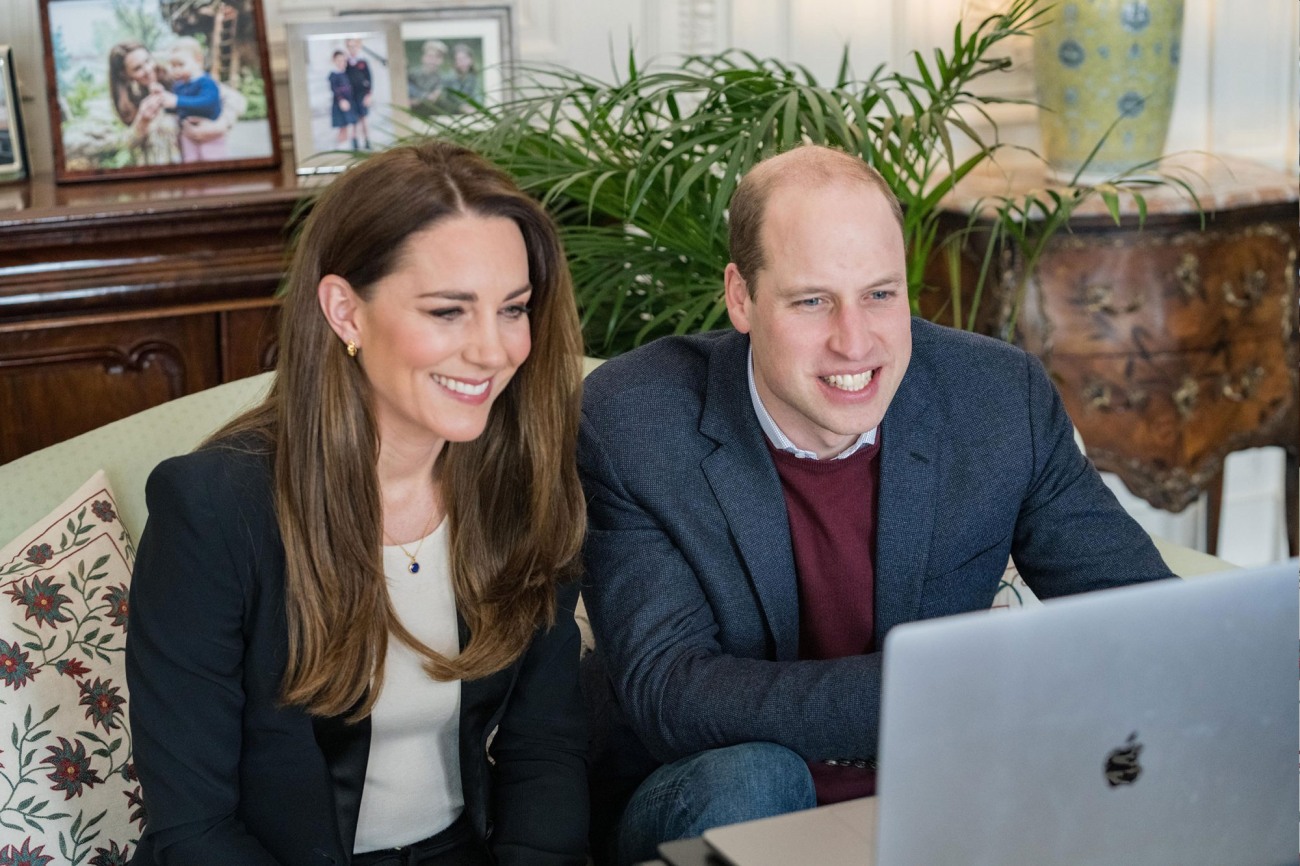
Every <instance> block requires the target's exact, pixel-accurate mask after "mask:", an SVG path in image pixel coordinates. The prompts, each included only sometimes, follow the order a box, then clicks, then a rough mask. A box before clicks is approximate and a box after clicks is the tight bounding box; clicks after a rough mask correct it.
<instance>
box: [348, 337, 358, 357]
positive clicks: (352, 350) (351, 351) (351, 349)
mask: <svg viewBox="0 0 1300 866" xmlns="http://www.w3.org/2000/svg"><path fill="white" fill-rule="evenodd" d="M356 356H357V341H356V340H348V357H349V358H355V357H356Z"/></svg>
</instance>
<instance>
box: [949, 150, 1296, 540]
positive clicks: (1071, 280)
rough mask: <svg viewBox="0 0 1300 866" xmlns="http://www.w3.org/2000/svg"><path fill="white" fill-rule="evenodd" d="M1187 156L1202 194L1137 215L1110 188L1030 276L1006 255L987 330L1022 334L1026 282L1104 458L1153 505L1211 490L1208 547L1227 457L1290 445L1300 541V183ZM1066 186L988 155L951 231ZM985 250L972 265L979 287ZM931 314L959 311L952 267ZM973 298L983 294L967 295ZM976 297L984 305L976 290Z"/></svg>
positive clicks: (1057, 372)
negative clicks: (995, 162)
mask: <svg viewBox="0 0 1300 866" xmlns="http://www.w3.org/2000/svg"><path fill="white" fill-rule="evenodd" d="M1176 166H1177V168H1176V169H1175V170H1176V171H1177V172H1178V174H1179V176H1181V177H1183V178H1184V179H1186V180H1187V181H1188V182H1189V183H1190V184H1191V185H1192V186H1193V187H1194V188H1195V190H1196V192H1197V195H1198V197H1199V200H1200V207H1201V208H1202V209H1203V210H1204V212H1205V227H1204V229H1202V228H1201V214H1200V213H1199V212H1198V210H1197V206H1196V204H1195V203H1194V202H1192V201H1189V200H1188V199H1187V198H1185V197H1183V196H1180V195H1178V194H1176V193H1175V191H1173V190H1171V189H1161V190H1157V191H1154V192H1151V193H1148V194H1147V195H1146V201H1147V205H1148V209H1149V210H1148V215H1147V218H1146V222H1145V226H1144V227H1143V228H1142V230H1140V231H1139V230H1138V223H1139V220H1138V210H1137V207H1136V205H1135V203H1134V202H1133V201H1132V200H1131V199H1129V198H1127V197H1125V198H1124V199H1123V201H1122V205H1123V210H1122V213H1123V218H1122V221H1121V224H1120V225H1118V226H1117V225H1116V224H1115V223H1114V221H1113V220H1112V219H1111V218H1110V216H1109V215H1107V214H1106V212H1105V210H1104V209H1103V206H1102V202H1101V201H1100V199H1098V198H1094V199H1093V200H1091V201H1089V202H1087V203H1085V205H1083V206H1082V207H1080V208H1079V210H1077V211H1076V212H1075V215H1074V216H1073V218H1072V219H1071V222H1070V225H1069V230H1068V231H1063V232H1060V233H1058V234H1057V235H1056V236H1055V237H1054V238H1053V239H1052V240H1051V241H1050V242H1049V244H1048V246H1047V248H1046V251H1045V252H1044V254H1043V255H1042V258H1041V259H1040V261H1039V262H1038V265H1037V267H1036V268H1035V269H1034V270H1033V271H1032V272H1029V273H1027V272H1026V271H1027V268H1026V263H1025V261H1024V257H1023V256H1022V255H1021V254H1020V253H1019V251H1018V250H1015V249H1010V248H1004V249H1003V250H1002V251H1001V254H1000V256H999V257H998V258H997V260H996V262H995V264H994V269H993V270H994V273H993V277H992V280H991V281H990V282H991V285H992V288H991V289H990V290H987V291H989V292H990V294H991V297H990V298H989V299H988V300H989V301H990V302H989V303H987V304H985V305H983V306H982V307H981V315H980V317H979V321H980V326H979V330H983V331H985V332H990V333H998V332H999V331H1003V330H1005V328H1006V326H1007V325H1008V322H1009V320H1010V317H1011V311H1012V309H1013V308H1014V307H1015V305H1016V301H1015V297H1016V293H1017V287H1019V286H1021V285H1022V284H1023V285H1024V293H1023V307H1022V308H1021V309H1020V311H1019V316H1018V319H1017V321H1016V324H1015V339H1016V340H1017V342H1019V343H1020V344H1021V345H1023V346H1024V347H1025V348H1026V349H1028V350H1029V351H1031V352H1034V353H1035V354H1037V355H1038V356H1039V357H1041V358H1042V359H1043V361H1044V363H1045V364H1046V365H1047V368H1048V371H1049V372H1050V373H1051V375H1052V377H1053V379H1054V380H1055V382H1056V385H1057V387H1058V388H1059V389H1060V391H1061V394H1062V397H1063V398H1064V401H1065V405H1066V409H1067V410H1068V411H1069V413H1070V417H1071V418H1072V419H1073V421H1074V423H1075V425H1076V426H1077V427H1078V428H1079V431H1080V433H1081V434H1082V436H1083V440H1084V442H1085V443H1087V448H1088V455H1089V457H1091V458H1092V460H1093V461H1094V463H1096V465H1097V467H1098V468H1099V469H1102V470H1105V471H1109V472H1114V473H1115V474H1117V475H1118V476H1119V477H1120V478H1121V479H1123V481H1124V483H1125V484H1126V485H1127V486H1128V488H1129V489H1130V490H1131V491H1132V492H1133V493H1134V494H1136V495H1137V496H1140V497H1142V498H1143V499H1145V500H1146V501H1147V502H1149V503H1150V504H1151V505H1153V506H1155V507H1157V508H1161V509H1164V510H1167V511H1174V512H1177V511H1181V510H1182V509H1184V508H1185V507H1186V506H1187V505H1188V504H1189V503H1191V502H1193V501H1195V500H1196V498H1197V497H1198V496H1199V495H1200V494H1201V493H1202V492H1206V491H1208V492H1209V494H1210V495H1209V520H1208V522H1209V526H1208V530H1209V531H1208V533H1207V534H1208V538H1209V549H1210V552H1211V553H1213V552H1214V551H1215V545H1216V541H1217V536H1218V522H1219V507H1220V500H1221V496H1222V484H1223V463H1224V459H1225V458H1226V457H1227V455H1228V454H1230V453H1231V452H1233V451H1238V450H1241V449H1246V448H1255V447H1260V446H1269V445H1273V446H1280V447H1281V448H1283V449H1285V451H1286V455H1287V477H1286V500H1287V505H1286V511H1287V526H1288V536H1289V542H1290V546H1291V552H1292V554H1293V555H1294V554H1295V553H1296V548H1297V539H1296V531H1297V526H1296V524H1297V519H1298V516H1297V515H1298V511H1297V468H1298V464H1297V453H1298V451H1300V420H1298V417H1300V416H1298V415H1297V365H1298V363H1300V352H1298V350H1297V349H1298V346H1300V342H1298V341H1297V332H1296V314H1297V307H1296V304H1297V296H1296V251H1297V247H1300V225H1298V224H1297V183H1296V177H1295V175H1293V174H1289V173H1284V172H1279V171H1274V170H1272V169H1269V168H1266V167H1264V166H1260V165H1257V164H1254V163H1250V162H1246V161H1244V160H1239V159H1232V158H1226V157H1225V158H1221V159H1220V158H1213V157H1209V156H1199V157H1191V158H1185V159H1182V160H1179V161H1178V162H1177V163H1176ZM1051 185H1052V184H1051V182H1050V181H1049V180H1048V179H1047V177H1046V176H1045V173H1044V171H1043V170H1042V168H1041V167H1035V166H1034V165H1032V164H1027V163H1019V164H1012V165H1011V166H1010V168H999V167H997V166H989V167H988V169H987V170H983V171H981V172H979V173H976V174H972V175H970V176H968V177H967V178H966V179H965V180H963V182H962V183H961V184H960V185H959V186H958V188H957V190H956V191H955V192H954V193H953V194H952V195H951V196H950V197H949V198H948V200H947V201H946V203H945V207H946V210H947V213H946V214H945V216H944V224H943V225H944V228H943V230H944V231H946V232H953V231H957V230H960V229H961V228H963V227H964V226H966V224H967V222H968V219H969V216H970V214H971V213H976V214H977V218H976V225H977V226H980V225H987V217H986V216H979V214H981V213H983V214H986V213H987V210H986V209H987V207H988V204H989V201H990V199H991V198H992V197H995V196H998V195H1005V194H1010V195H1023V194H1024V193H1025V192H1026V191H1029V190H1031V189H1038V190H1043V189H1046V188H1048V187H1050V186H1051ZM978 267H979V258H978V253H977V251H976V250H975V249H974V248H972V247H971V246H968V247H967V249H966V250H965V251H964V253H963V257H962V260H961V262H960V270H959V271H958V273H960V279H961V282H962V284H963V286H965V287H966V289H967V292H968V291H969V286H971V285H973V283H974V281H975V278H976V275H977V273H978ZM929 277H930V280H931V282H933V283H934V284H936V285H937V286H939V287H940V290H939V291H936V292H933V293H928V294H926V295H923V311H924V312H926V313H927V314H928V315H929V316H930V317H933V318H937V320H938V321H941V322H942V321H945V318H944V317H945V313H944V312H940V309H941V307H942V306H943V305H944V303H945V302H946V300H947V298H948V296H949V290H950V288H951V285H952V280H951V278H950V271H949V269H948V268H947V267H944V266H936V267H934V268H932V270H931V271H930V273H929ZM967 298H968V299H969V294H967ZM968 303H969V300H968Z"/></svg>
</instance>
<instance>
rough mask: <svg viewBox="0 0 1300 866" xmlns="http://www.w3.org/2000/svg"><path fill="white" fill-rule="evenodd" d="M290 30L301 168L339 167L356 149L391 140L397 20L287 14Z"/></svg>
mask: <svg viewBox="0 0 1300 866" xmlns="http://www.w3.org/2000/svg"><path fill="white" fill-rule="evenodd" d="M285 30H286V39H287V48H288V57H289V95H290V100H291V107H292V109H293V142H294V145H293V146H294V155H295V158H296V164H297V165H296V168H297V172H298V174H318V173H323V172H331V171H339V170H341V169H342V168H343V167H344V166H346V165H347V163H348V162H350V161H351V159H352V153H353V152H355V151H366V150H376V149H382V148H384V147H387V146H388V145H390V144H392V143H393V141H394V139H395V138H396V135H397V133H396V131H395V124H394V117H393V106H394V105H395V104H399V103H398V102H397V101H396V100H395V99H394V96H393V92H394V91H393V71H392V52H393V49H394V46H395V45H396V44H397V43H396V38H397V37H396V33H397V24H396V22H394V21H385V20H368V19H359V18H348V19H332V20H330V21H324V22H290V23H288V24H286V25H285Z"/></svg>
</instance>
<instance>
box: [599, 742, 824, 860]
mask: <svg viewBox="0 0 1300 866" xmlns="http://www.w3.org/2000/svg"><path fill="white" fill-rule="evenodd" d="M816 805H817V795H816V792H815V791H814V789H813V782H812V775H811V774H810V773H809V772H808V765H807V764H805V763H804V760H803V758H800V757H799V756H798V755H796V754H795V753H794V752H792V751H790V750H789V749H787V748H785V747H784V746H778V745H776V744H774V743H742V744H740V745H738V746H727V747H725V748H721V749H710V750H708V751H704V752H697V753H696V754H694V755H690V756H688V757H685V758H682V759H681V760H678V761H675V762H673V763H671V764H666V765H664V766H662V767H660V768H659V769H657V770H655V771H654V772H653V773H651V774H650V775H649V776H648V777H647V778H646V780H645V781H644V782H642V783H641V785H640V786H639V787H638V788H637V789H636V793H634V794H633V795H632V799H631V800H629V801H628V804H627V808H626V809H625V810H624V811H623V817H622V818H621V819H620V820H619V825H618V831H617V834H616V837H615V840H614V844H615V861H614V862H615V864H616V866H630V864H632V863H639V862H640V861H642V860H652V859H655V858H656V857H657V856H658V853H657V850H656V849H657V847H658V845H659V843H660V842H670V841H672V840H674V839H686V838H689V837H692V836H698V835H700V834H701V833H703V832H704V831H705V830H708V829H709V828H711V827H720V826H722V825H723V824H735V823H736V822H738V821H752V820H754V819H756V818H768V817H771V816H772V815H780V814H783V813H785V812H794V811H796V810H799V809H811V808H812V807H813V806H816Z"/></svg>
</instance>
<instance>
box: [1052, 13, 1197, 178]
mask: <svg viewBox="0 0 1300 866" xmlns="http://www.w3.org/2000/svg"><path fill="white" fill-rule="evenodd" d="M1182 32H1183V0H1061V2H1058V3H1057V4H1056V5H1055V6H1054V7H1053V8H1052V9H1051V10H1050V11H1049V12H1048V20H1047V23H1046V24H1045V25H1044V26H1043V27H1041V28H1039V30H1038V31H1037V32H1036V33H1035V35H1034V77H1035V79H1036V81H1037V85H1038V101H1039V104H1040V106H1041V107H1040V109H1039V112H1038V118H1039V126H1040V128H1041V129H1042V133H1043V156H1044V157H1045V158H1046V159H1047V161H1048V163H1049V164H1050V165H1051V167H1052V169H1053V170H1054V171H1055V172H1056V174H1057V175H1058V176H1059V177H1062V178H1064V179H1066V180H1068V179H1069V178H1071V177H1073V176H1074V174H1075V173H1076V172H1077V171H1079V169H1081V168H1083V166H1084V162H1085V161H1086V160H1087V158H1088V154H1089V153H1091V152H1092V149H1093V148H1094V147H1096V146H1097V143H1098V142H1099V141H1101V140H1102V137H1103V136H1106V141H1105V143H1104V144H1102V146H1101V149H1100V150H1098V151H1097V155H1096V156H1095V157H1093V160H1092V162H1091V163H1089V164H1088V166H1087V169H1086V172H1085V176H1086V177H1087V178H1089V179H1096V178H1099V177H1106V176H1110V175H1114V174H1116V173H1119V172H1122V171H1125V170H1127V169H1131V168H1133V167H1134V166H1138V165H1141V164H1142V163H1146V162H1149V161H1151V160H1155V159H1159V158H1160V156H1161V155H1162V154H1163V153H1164V147H1165V137H1166V136H1167V135H1168V133H1169V116H1170V114H1171V113H1172V111H1173V107H1174V87H1175V85H1176V84H1177V82H1178V55H1179V49H1180V42H1181V39H1182ZM1112 124H1113V125H1114V128H1113V129H1112V128H1111V126H1112ZM1107 130H1109V135H1107Z"/></svg>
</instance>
